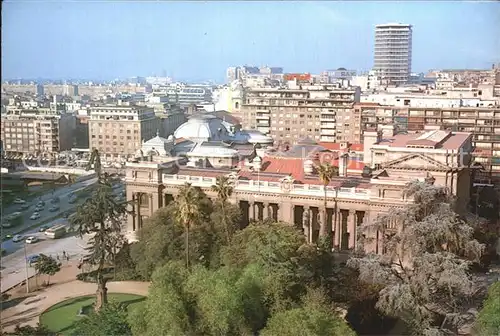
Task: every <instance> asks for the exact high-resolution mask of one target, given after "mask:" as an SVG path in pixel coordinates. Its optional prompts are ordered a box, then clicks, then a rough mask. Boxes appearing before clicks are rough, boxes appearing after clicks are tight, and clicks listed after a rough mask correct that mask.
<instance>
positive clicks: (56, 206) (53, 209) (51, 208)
mask: <svg viewBox="0 0 500 336" xmlns="http://www.w3.org/2000/svg"><path fill="white" fill-rule="evenodd" d="M57 210H59V206H58V205H53V206H51V207H50V208H49V211H50V212H56V211H57Z"/></svg>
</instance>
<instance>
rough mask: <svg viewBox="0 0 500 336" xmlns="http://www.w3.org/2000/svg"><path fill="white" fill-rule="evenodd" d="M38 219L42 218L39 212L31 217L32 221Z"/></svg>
mask: <svg viewBox="0 0 500 336" xmlns="http://www.w3.org/2000/svg"><path fill="white" fill-rule="evenodd" d="M38 218H40V213H39V212H33V214H32V215H31V217H30V219H31V220H36V219H38Z"/></svg>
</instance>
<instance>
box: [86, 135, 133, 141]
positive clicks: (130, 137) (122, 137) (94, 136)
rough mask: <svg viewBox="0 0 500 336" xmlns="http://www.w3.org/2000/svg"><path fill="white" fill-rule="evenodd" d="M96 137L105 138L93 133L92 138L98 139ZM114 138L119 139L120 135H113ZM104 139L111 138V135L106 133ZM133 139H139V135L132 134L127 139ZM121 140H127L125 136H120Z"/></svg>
mask: <svg viewBox="0 0 500 336" xmlns="http://www.w3.org/2000/svg"><path fill="white" fill-rule="evenodd" d="M96 138H98V139H103V136H102V135H99V136H96V135H95V134H92V139H96ZM112 138H113V139H118V137H117V136H116V135H113V137H112ZM104 139H111V136H110V135H106V136H104ZM132 139H133V140H139V137H138V136H134V137H132V136H130V135H128V136H127V140H132ZM120 140H125V137H124V136H120Z"/></svg>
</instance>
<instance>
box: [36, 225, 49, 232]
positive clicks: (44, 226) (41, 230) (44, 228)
mask: <svg viewBox="0 0 500 336" xmlns="http://www.w3.org/2000/svg"><path fill="white" fill-rule="evenodd" d="M48 228H49V227H48V226H46V225H42V226H40V228H39V229H38V232H45V230H47V229H48Z"/></svg>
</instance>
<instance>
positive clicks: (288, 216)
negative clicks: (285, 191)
mask: <svg viewBox="0 0 500 336" xmlns="http://www.w3.org/2000/svg"><path fill="white" fill-rule="evenodd" d="M294 209H295V205H293V204H292V203H291V202H283V203H281V204H276V212H277V214H276V220H278V221H283V222H286V223H290V224H292V225H295V223H294V219H295V218H294Z"/></svg>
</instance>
